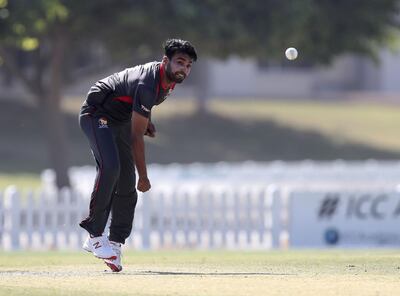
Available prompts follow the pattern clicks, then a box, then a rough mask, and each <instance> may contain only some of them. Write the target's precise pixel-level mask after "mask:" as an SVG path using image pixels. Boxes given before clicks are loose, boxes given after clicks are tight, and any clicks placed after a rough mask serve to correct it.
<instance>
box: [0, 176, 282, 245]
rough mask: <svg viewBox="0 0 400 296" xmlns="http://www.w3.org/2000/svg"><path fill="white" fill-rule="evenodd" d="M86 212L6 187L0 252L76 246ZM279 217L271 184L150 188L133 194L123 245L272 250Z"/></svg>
mask: <svg viewBox="0 0 400 296" xmlns="http://www.w3.org/2000/svg"><path fill="white" fill-rule="evenodd" d="M87 211H88V198H87V197H84V196H82V194H80V193H78V192H76V191H71V190H68V189H63V190H61V191H59V192H57V191H53V192H52V193H50V192H47V193H44V192H42V193H38V194H33V193H28V194H25V195H23V194H21V193H20V192H19V191H18V190H17V189H16V188H15V187H9V188H7V189H6V190H5V192H3V193H1V198H0V235H1V245H2V248H3V249H4V250H18V249H52V248H54V249H77V248H80V246H81V244H82V241H83V240H84V238H85V236H86V233H85V231H84V230H82V229H81V228H80V227H79V226H78V223H79V221H80V220H81V219H82V218H83V217H85V216H86V215H87ZM279 213H280V205H279V199H278V198H277V194H276V190H275V189H274V187H273V186H269V187H268V186H260V185H256V186H254V185H252V186H249V185H248V186H239V185H236V184H224V185H217V184H210V183H207V185H205V184H204V183H203V184H201V183H197V184H195V183H192V184H189V183H186V184H184V185H175V186H165V187H162V186H159V187H154V188H153V189H152V190H151V191H150V193H147V194H142V195H139V201H138V205H137V208H136V214H135V222H134V228H133V232H132V235H131V237H130V238H129V239H128V240H127V242H126V245H127V246H131V247H135V248H137V249H159V248H181V247H182V248H227V249H240V248H246V249H248V248H250V249H254V248H256V249H268V248H271V247H277V246H278V244H279V235H280V226H279V216H280V214H279Z"/></svg>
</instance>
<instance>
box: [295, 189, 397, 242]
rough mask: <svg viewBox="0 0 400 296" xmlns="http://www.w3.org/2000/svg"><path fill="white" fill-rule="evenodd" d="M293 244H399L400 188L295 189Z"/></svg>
mask: <svg viewBox="0 0 400 296" xmlns="http://www.w3.org/2000/svg"><path fill="white" fill-rule="evenodd" d="M288 230H289V240H290V246H291V247H310V248H314V247H317V248H321V247H355V248H360V247H361V248H362V247H399V246H400V194H399V193H398V192H340V191H332V192H327V191H326V192H322V191H319V192H318V191H311V192H307V191H298V192H296V191H293V192H291V193H290V195H289V225H288Z"/></svg>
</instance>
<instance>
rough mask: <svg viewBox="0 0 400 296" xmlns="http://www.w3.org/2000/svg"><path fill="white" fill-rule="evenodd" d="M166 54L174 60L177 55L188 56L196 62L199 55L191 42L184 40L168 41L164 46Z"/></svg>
mask: <svg viewBox="0 0 400 296" xmlns="http://www.w3.org/2000/svg"><path fill="white" fill-rule="evenodd" d="M164 53H165V55H166V56H167V57H168V58H169V59H172V57H173V56H174V54H176V53H184V54H187V55H188V56H189V57H190V58H191V59H192V60H193V61H194V62H195V61H197V53H196V50H195V49H194V47H193V45H192V44H190V42H189V41H185V40H182V39H168V40H167V41H165V44H164Z"/></svg>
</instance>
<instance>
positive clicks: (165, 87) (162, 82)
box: [160, 63, 175, 90]
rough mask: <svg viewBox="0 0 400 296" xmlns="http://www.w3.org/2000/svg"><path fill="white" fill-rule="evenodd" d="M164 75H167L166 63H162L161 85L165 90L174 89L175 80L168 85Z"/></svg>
mask: <svg viewBox="0 0 400 296" xmlns="http://www.w3.org/2000/svg"><path fill="white" fill-rule="evenodd" d="M164 75H165V67H164V64H163V63H161V64H160V85H161V87H162V89H163V90H167V89H174V87H175V82H174V83H172V84H171V86H170V87H168V85H167V84H166V83H164V79H163V78H164Z"/></svg>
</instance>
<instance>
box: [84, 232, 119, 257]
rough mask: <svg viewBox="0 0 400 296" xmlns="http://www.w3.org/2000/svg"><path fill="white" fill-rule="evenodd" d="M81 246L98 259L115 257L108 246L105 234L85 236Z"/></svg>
mask: <svg viewBox="0 0 400 296" xmlns="http://www.w3.org/2000/svg"><path fill="white" fill-rule="evenodd" d="M82 248H83V249H84V250H86V251H88V252H91V253H93V255H94V256H96V257H97V258H100V259H116V258H117V256H116V254H115V252H114V251H113V249H112V248H111V246H110V242H109V240H108V237H107V236H105V235H102V236H96V237H91V236H90V235H88V236H87V238H86V240H85V242H84V243H83V246H82Z"/></svg>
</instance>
